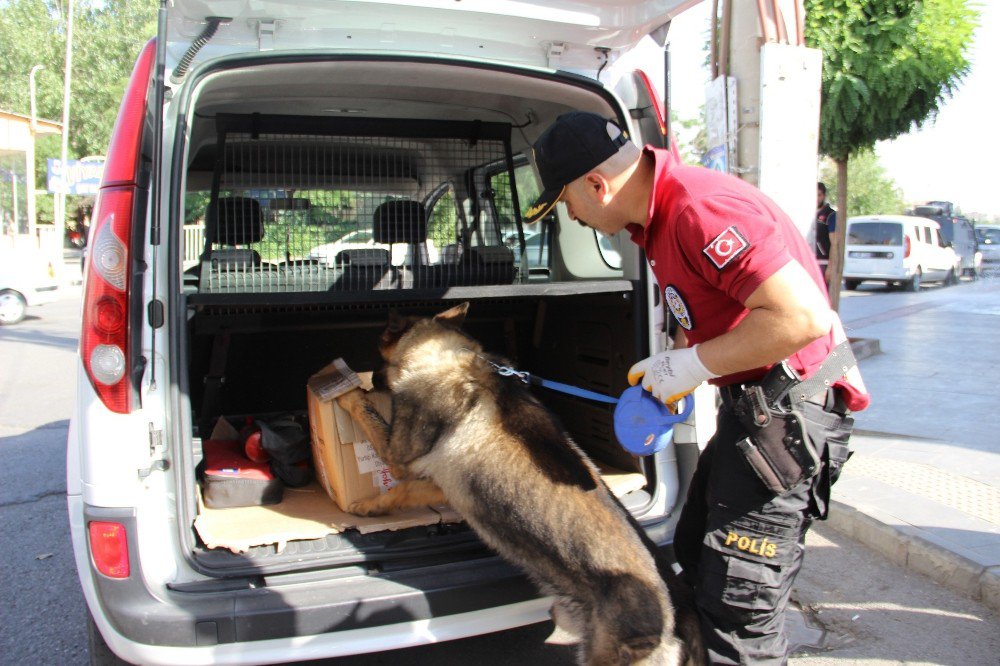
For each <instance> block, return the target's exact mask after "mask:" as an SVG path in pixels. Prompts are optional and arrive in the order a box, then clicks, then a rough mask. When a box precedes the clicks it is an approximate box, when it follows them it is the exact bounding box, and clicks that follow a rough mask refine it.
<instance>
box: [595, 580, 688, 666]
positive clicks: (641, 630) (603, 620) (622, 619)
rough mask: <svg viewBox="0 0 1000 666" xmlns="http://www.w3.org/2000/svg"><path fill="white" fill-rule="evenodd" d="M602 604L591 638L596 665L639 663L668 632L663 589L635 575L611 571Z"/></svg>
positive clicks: (604, 582)
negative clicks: (612, 572)
mask: <svg viewBox="0 0 1000 666" xmlns="http://www.w3.org/2000/svg"><path fill="white" fill-rule="evenodd" d="M602 587H603V588H604V590H603V594H602V596H601V603H600V604H599V606H598V607H595V608H594V609H593V613H595V617H594V622H593V624H592V626H593V628H594V636H593V637H592V640H591V641H590V646H591V649H592V651H593V654H591V655H590V658H589V659H588V662H589V663H593V664H605V663H608V664H619V663H623V664H636V663H642V661H643V660H644V659H645V658H646V657H648V656H650V655H651V654H652V653H653V651H654V650H656V649H657V648H658V647H659V646H660V643H661V642H662V640H663V636H664V634H668V632H669V631H670V627H669V626H667V622H668V621H669V619H670V615H669V614H668V613H665V612H664V610H667V609H664V608H663V604H665V603H667V604H669V601H668V600H666V599H663V598H662V597H663V593H662V591H660V588H658V586H657V585H656V584H655V583H653V582H652V581H648V580H642V579H640V578H637V577H636V576H634V575H632V574H627V573H618V574H609V575H607V578H606V579H605V580H604V581H603V585H602Z"/></svg>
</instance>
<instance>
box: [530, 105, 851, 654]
mask: <svg viewBox="0 0 1000 666" xmlns="http://www.w3.org/2000/svg"><path fill="white" fill-rule="evenodd" d="M534 159H535V164H536V166H537V168H538V171H539V174H540V175H541V178H542V184H543V188H544V191H543V192H542V194H541V196H540V197H539V198H538V199H537V200H536V201H535V202H534V204H533V205H532V206H531V207H530V208H529V210H528V211H527V213H526V215H525V217H526V221H528V222H529V223H530V222H535V221H537V220H539V219H541V218H542V217H543V216H545V215H547V214H548V213H549V212H550V211H551V210H552V208H553V207H554V206H555V205H556V203H557V202H559V201H562V202H563V203H564V204H565V205H566V209H567V212H568V213H569V216H570V217H571V218H573V219H575V220H576V221H577V222H579V223H580V224H582V225H584V226H587V227H591V228H593V229H595V230H597V231H598V232H600V233H603V234H615V233H617V232H619V231H622V230H623V229H627V230H628V232H629V233H630V234H631V237H632V241H633V242H635V243H636V244H638V245H639V246H640V247H642V248H643V249H644V250H645V253H646V257H647V258H648V260H649V265H650V267H651V268H652V270H653V273H654V274H655V276H656V279H657V282H658V283H659V284H660V285H661V287H662V288H663V290H664V302H665V303H666V304H667V305H668V307H669V308H670V310H671V312H672V313H673V315H674V317H675V318H676V320H677V322H678V323H679V328H678V334H677V335H676V337H675V339H674V347H673V348H672V349H670V350H668V351H664V352H660V353H659V354H655V355H654V356H651V357H649V358H647V359H644V360H642V361H639V362H638V363H636V364H635V365H634V366H632V368H631V369H630V371H629V383H631V384H633V385H634V384H636V383H638V382H639V381H641V382H642V385H643V388H645V389H647V390H649V391H650V392H651V393H652V394H653V395H655V396H656V397H657V398H658V399H660V400H662V401H663V402H666V403H671V402H674V401H676V400H678V399H679V398H680V397H681V396H684V395H685V394H687V393H690V392H691V391H693V390H694V389H695V388H696V387H697V386H698V385H700V384H701V383H702V382H704V381H709V382H711V383H713V384H715V385H716V386H718V387H719V389H720V394H721V396H722V399H723V405H722V409H720V410H719V414H718V430H717V432H716V434H715V436H714V437H713V438H712V439H711V441H709V443H708V445H707V447H706V448H705V450H704V451H703V452H702V454H701V457H700V458H699V461H698V467H697V470H696V472H695V475H694V478H693V479H692V482H691V487H690V491H689V493H688V497H687V501H686V503H685V505H684V508H683V510H682V512H681V517H680V522H679V524H678V526H677V532H676V535H675V541H674V551H675V553H676V556H677V560H678V562H679V563H680V565H681V566H682V567H683V570H684V578H685V580H686V581H688V582H689V583H690V584H691V585H692V587H693V588H694V592H695V598H696V603H697V607H698V612H699V616H700V619H701V625H702V632H703V634H704V637H705V642H706V646H707V648H708V651H709V657H710V659H711V661H712V663H717V664H745V663H758V664H779V663H784V662H785V661H786V659H787V654H786V653H787V649H788V643H787V640H786V638H785V636H784V634H783V624H784V612H785V607H786V604H787V602H788V597H789V593H790V591H791V586H792V582H793V581H794V579H795V576H796V574H797V573H798V571H799V568H800V566H801V564H802V554H803V550H804V540H805V534H806V530H807V529H808V528H809V526H810V524H811V523H812V521H813V520H814V519H817V518H820V519H822V518H824V517H825V516H826V511H827V506H828V503H829V498H830V484H832V483H833V482H834V481H835V480H836V478H837V476H838V475H839V472H840V468H841V466H842V465H843V464H844V462H846V459H847V458H848V456H849V452H848V446H847V443H848V439H849V437H850V434H851V428H852V425H853V419H852V418H851V416H850V410H852V409H855V410H856V409H863V408H864V407H865V406H867V402H868V398H867V394H866V393H865V391H864V387H863V384H862V383H861V380H860V375H859V374H858V373H857V369H856V368H854V369H853V370H852V371H851V375H850V379H848V378H845V377H843V376H842V375H843V374H844V371H843V366H844V365H846V363H844V357H845V352H844V345H843V344H840V343H841V342H842V341H844V343H845V344H846V338H844V336H843V328H842V326H841V325H840V322H839V319H838V318H837V315H836V313H835V312H833V311H832V310H831V309H830V304H829V300H828V299H827V296H826V290H825V289H824V286H823V277H822V275H821V274H820V271H819V266H818V265H817V263H816V259H815V256H814V253H813V252H812V251H811V250H810V248H809V246H808V244H807V243H806V242H805V239H804V238H803V237H802V235H801V234H800V233H799V232H798V231H797V229H796V228H795V226H794V225H793V224H792V222H791V221H790V220H789V218H788V216H787V215H785V213H783V212H782V211H781V210H780V209H779V208H778V207H777V206H776V205H775V204H774V202H772V201H771V200H770V199H768V198H767V197H766V196H764V194H763V193H761V192H760V191H759V190H757V189H756V188H754V187H753V186H751V185H749V184H747V183H745V182H744V181H742V180H739V179H738V178H735V177H732V176H729V175H725V174H722V173H719V172H716V171H711V170H708V169H704V168H701V167H687V166H684V165H682V164H680V163H678V162H677V161H676V160H675V158H674V157H673V156H672V155H671V153H670V151H668V150H660V149H656V148H653V147H651V146H647V147H646V148H644V149H640V148H639V147H638V146H636V145H635V144H633V143H632V142H631V141H629V139H628V137H627V135H626V134H625V133H624V132H623V131H622V129H621V128H620V127H619V126H618V125H616V124H615V123H613V122H610V121H608V120H606V119H604V118H602V117H600V116H598V115H595V114H591V113H582V112H572V113H568V114H565V115H562V116H560V117H559V118H558V119H557V120H556V122H555V123H554V124H553V125H552V126H550V127H549V128H548V129H546V131H545V132H544V133H543V134H542V135H541V137H539V139H538V140H537V141H536V142H535V144H534ZM846 349H847V352H846V355H850V351H849V350H850V347H849V346H847V347H846ZM835 350H836V351H837V352H838V353H840V355H841V356H840V357H839V360H837V361H836V366H837V367H836V369H835V370H834V371H833V373H832V374H831V373H830V370H829V369H830V367H831V364H829V363H825V361H826V359H827V358H828V357H831V352H834V351H835ZM782 361H785V364H782V363H781V362H782ZM786 367H790V368H791V369H792V370H793V371H794V372H795V373H797V374H798V375H799V376H801V377H803V378H808V379H807V380H806V381H803V382H802V383H801V384H797V379H795V380H788V381H786V382H785V383H784V384H781V385H782V386H785V387H788V386H789V385H795V390H793V391H791V392H790V393H789V392H788V391H787V390H783V389H782V390H777V389H775V385H774V382H773V381H772V380H773V378H774V376H776V375H775V372H774V371H772V368H774V369H775V370H778V371H781V370H783V369H784V368H786ZM779 374H780V373H779ZM815 375H819V376H820V379H821V380H822V378H823V376H824V375H825V376H827V377H830V379H829V380H828V384H824V383H823V382H822V381H820V382H819V384H818V388H817V384H816V383H815V382H813V378H814V376H815ZM762 382H764V383H763V384H762ZM768 382H770V383H768ZM810 382H813V383H812V384H811V385H810ZM796 384H797V385H796ZM827 385H832V386H833V388H827ZM758 388H760V389H761V390H763V389H767V390H768V391H769V392H768V393H766V394H765V393H761V394H760V395H766V396H768V398H767V399H766V400H763V401H762V402H760V403H754V402H753V401H752V400H748V396H755V395H758V391H757V390H756V389H758ZM782 392H784V393H786V394H787V395H786V396H784V397H783V396H781V395H779V394H780V393H782ZM803 392H806V395H804V396H803V397H804V398H805V399H801V398H800V396H801V395H802V393H803ZM748 405H749V406H750V408H749V412H748ZM755 406H756V407H757V408H759V411H755ZM789 415H791V416H789ZM765 419H766V420H768V425H767V426H766V427H764V426H762V425H760V424H761V423H762V422H763V420H765ZM771 424H773V425H771ZM775 433H777V445H778V446H779V447H781V448H782V450H784V448H785V447H783V446H782V439H785V440H786V442H787V443H789V444H790V446H789V447H788V450H792V449H794V450H795V451H796V452H797V454H798V453H801V452H805V454H807V455H804V456H803V458H804V462H802V464H801V465H799V467H798V469H797V470H796V469H795V465H794V464H791V463H789V460H787V459H786V460H781V461H779V462H781V463H782V464H780V465H778V466H777V467H778V469H777V470H775V469H772V468H770V467H768V466H767V465H766V464H764V465H763V466H762V463H761V461H762V458H761V456H760V455H759V454H760V453H761V450H770V449H769V447H771V445H772V444H773V441H771V440H773V439H774V435H775ZM803 442H805V443H806V444H805V445H803ZM810 455H811V456H813V464H812V465H810V464H809V456H810ZM793 462H794V461H793ZM765 463H766V461H765ZM758 475H760V476H758Z"/></svg>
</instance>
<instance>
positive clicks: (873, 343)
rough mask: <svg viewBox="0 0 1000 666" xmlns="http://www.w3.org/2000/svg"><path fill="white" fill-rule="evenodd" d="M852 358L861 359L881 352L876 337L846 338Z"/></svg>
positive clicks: (880, 346)
mask: <svg viewBox="0 0 1000 666" xmlns="http://www.w3.org/2000/svg"><path fill="white" fill-rule="evenodd" d="M848 340H850V341H851V351H852V352H854V358H856V359H857V360H859V361H860V360H861V359H864V358H868V357H869V356H875V355H877V354H881V353H882V345H881V344H879V341H878V339H877V338H848Z"/></svg>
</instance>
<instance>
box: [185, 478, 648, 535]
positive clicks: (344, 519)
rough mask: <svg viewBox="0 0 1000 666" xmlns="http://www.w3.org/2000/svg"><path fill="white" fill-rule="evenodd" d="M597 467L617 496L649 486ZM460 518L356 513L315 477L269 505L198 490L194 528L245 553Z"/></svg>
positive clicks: (431, 512) (420, 512)
mask: <svg viewBox="0 0 1000 666" xmlns="http://www.w3.org/2000/svg"><path fill="white" fill-rule="evenodd" d="M598 468H599V469H600V470H601V475H602V477H603V478H604V481H605V483H607V484H608V487H609V488H610V489H611V492H613V493H614V494H615V495H616V496H618V497H621V496H622V495H625V494H627V493H630V492H633V491H635V490H638V489H640V488H642V487H643V486H645V485H646V479H645V478H644V477H643V475H642V474H639V473H638V472H623V471H620V470H617V469H614V468H611V467H607V466H604V465H600V464H599V465H598ZM460 522H462V516H461V515H459V513H458V512H457V511H455V510H454V509H452V508H451V507H450V506H448V505H446V504H442V505H438V506H434V507H428V508H415V509H408V510H406V511H399V512H395V513H392V514H390V515H388V516H376V517H364V516H355V515H352V514H350V513H346V512H344V511H341V510H340V509H339V508H338V507H337V505H336V503H334V501H333V500H332V499H330V497H329V495H327V493H326V492H325V491H324V490H323V489H322V488H320V486H319V484H317V483H315V482H313V483H311V484H309V485H308V486H305V487H303V488H285V495H284V499H283V500H282V501H281V502H280V503H279V504H272V505H270V506H253V507H241V508H235V509H209V508H206V507H205V506H204V504H202V503H201V493H199V498H198V517H197V518H196V519H195V521H194V527H195V529H196V530H197V531H198V535H199V536H200V537H201V540H202V541H204V542H205V545H206V546H207V547H209V548H226V549H228V550H231V551H232V552H234V553H242V552H245V551H247V550H249V549H250V548H252V547H254V546H266V545H272V544H273V545H276V546H277V549H278V551H279V552H280V551H281V550H283V549H284V547H285V544H287V543H288V542H289V541H295V540H298V539H322V538H323V537H325V536H327V535H328V534H339V533H340V532H343V531H344V530H347V529H352V528H353V529H357V530H358V531H359V532H361V533H362V534H369V533H371V532H381V531H384V530H401V529H406V528H408V527H419V526H421V525H436V524H438V523H460Z"/></svg>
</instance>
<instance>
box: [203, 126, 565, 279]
mask: <svg viewBox="0 0 1000 666" xmlns="http://www.w3.org/2000/svg"><path fill="white" fill-rule="evenodd" d="M216 123H217V128H218V141H217V143H216V144H215V146H214V148H212V147H210V148H207V149H203V150H202V151H200V152H199V153H198V155H196V156H195V158H194V160H193V161H192V164H191V170H192V171H194V170H199V169H200V170H203V171H208V170H211V172H212V189H211V190H210V191H202V192H198V191H189V193H188V195H187V200H186V207H187V209H188V210H187V215H186V217H187V219H189V220H192V219H195V218H196V217H197V216H198V215H200V214H202V213H203V217H202V219H201V220H199V221H196V222H195V224H193V225H188V226H186V232H185V234H184V238H185V242H186V243H188V244H189V246H188V247H186V248H185V256H186V257H188V258H189V259H188V261H187V264H188V265H187V266H186V268H187V271H186V278H187V281H188V283H189V284H192V285H193V284H195V283H197V286H198V287H197V288H198V291H199V292H201V293H257V292H260V293H275V292H303V291H305V292H313V291H328V290H335V291H346V292H364V291H368V290H373V289H420V288H445V287H449V286H459V285H487V284H512V283H515V282H519V281H525V280H526V279H527V275H528V273H529V270H532V271H533V272H535V273H536V275H537V273H538V271H539V270H542V271H544V269H545V265H547V261H548V248H547V246H546V247H545V248H542V246H541V244H540V242H541V240H542V239H543V238H544V237H543V236H539V237H538V240H537V241H536V240H534V236H535V235H537V234H529V240H532V241H534V242H533V244H532V243H529V244H526V241H525V235H524V232H523V230H522V225H521V216H520V204H519V196H518V188H519V187H524V183H525V181H526V178H530V179H531V180H533V178H534V176H533V173H531V175H530V176H527V175H526V174H527V173H528V172H530V168H525V169H522V170H521V171H519V172H517V173H516V174H515V171H514V169H515V166H514V165H515V162H514V159H513V156H512V155H511V151H510V126H509V125H505V124H497V123H478V122H474V123H467V122H454V123H451V122H437V121H404V120H392V121H379V120H367V119H366V120H355V119H349V120H348V119H325V118H324V119H320V118H291V117H277V116H256V115H255V116H220V117H218V118H217V119H216ZM525 166H526V165H525ZM512 176H514V177H512ZM534 187H537V186H536V185H534V184H533V183H531V184H529V185H528V186H527V187H526V189H528V190H529V192H527V193H526V195H525V196H527V197H530V196H531V195H532V194H534V193H533V192H530V190H531V189H533V188H534ZM199 228H200V229H201V232H200V233H198V229H199ZM191 246H195V247H191ZM543 264H544V265H543Z"/></svg>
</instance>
